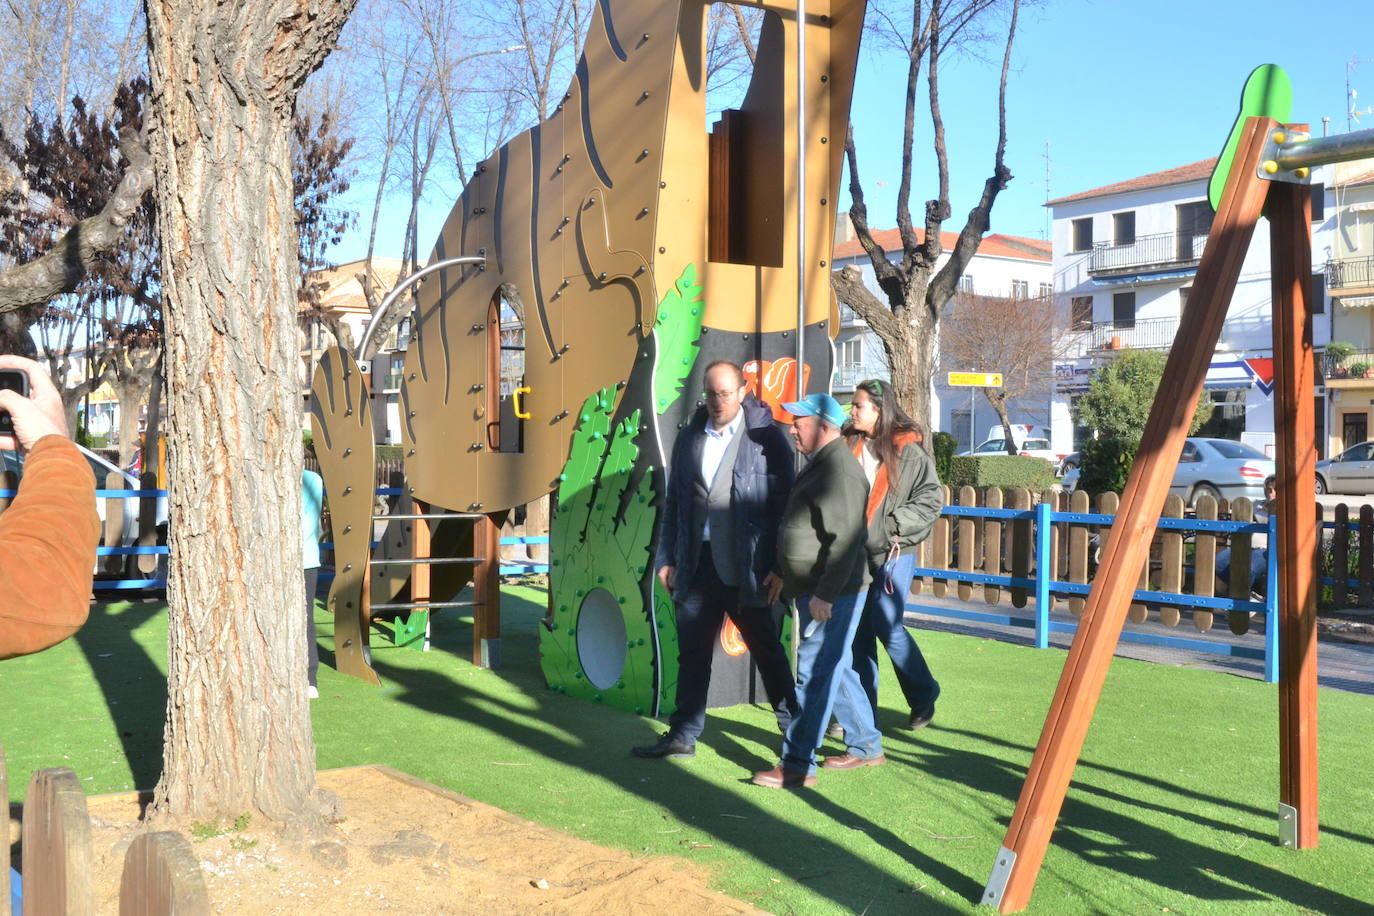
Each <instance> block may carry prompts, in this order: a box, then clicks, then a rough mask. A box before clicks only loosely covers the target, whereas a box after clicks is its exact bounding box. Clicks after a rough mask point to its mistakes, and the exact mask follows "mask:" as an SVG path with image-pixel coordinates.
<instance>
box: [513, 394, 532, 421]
mask: <svg viewBox="0 0 1374 916" xmlns="http://www.w3.org/2000/svg"><path fill="white" fill-rule="evenodd" d="M529 393H530V389H529V387H528V386H526V387H524V388H517V389H515V391H514V392H513V393H512V394H511V397H512V398H514V399H515V417H516V419H518V420H528V419H529V418H530V413H529V411H527V410H524V411H522V410H521V409H520V395H522V394H529Z"/></svg>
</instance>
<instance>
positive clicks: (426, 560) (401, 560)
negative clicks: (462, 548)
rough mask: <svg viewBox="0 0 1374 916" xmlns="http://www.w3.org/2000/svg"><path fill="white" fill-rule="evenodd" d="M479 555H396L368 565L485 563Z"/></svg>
mask: <svg viewBox="0 0 1374 916" xmlns="http://www.w3.org/2000/svg"><path fill="white" fill-rule="evenodd" d="M485 562H486V560H484V559H483V558H481V557H396V558H394V559H386V558H385V557H382V558H380V559H372V560H368V561H367V565H369V566H420V565H424V566H431V565H436V564H440V563H485Z"/></svg>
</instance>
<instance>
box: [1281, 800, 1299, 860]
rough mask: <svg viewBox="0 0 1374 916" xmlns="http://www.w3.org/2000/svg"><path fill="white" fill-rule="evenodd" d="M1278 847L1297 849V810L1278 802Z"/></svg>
mask: <svg viewBox="0 0 1374 916" xmlns="http://www.w3.org/2000/svg"><path fill="white" fill-rule="evenodd" d="M1279 845H1280V846H1286V847H1288V848H1289V849H1297V848H1298V809H1297V808H1294V807H1293V806H1292V805H1285V804H1284V803H1283V802H1279Z"/></svg>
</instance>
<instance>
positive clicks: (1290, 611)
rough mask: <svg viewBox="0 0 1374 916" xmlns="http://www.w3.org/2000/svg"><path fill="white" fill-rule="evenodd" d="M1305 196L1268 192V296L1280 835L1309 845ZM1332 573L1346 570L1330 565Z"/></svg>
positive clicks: (1308, 245) (1311, 582) (1312, 825)
mask: <svg viewBox="0 0 1374 916" xmlns="http://www.w3.org/2000/svg"><path fill="white" fill-rule="evenodd" d="M1311 207H1312V197H1311V193H1310V191H1309V189H1308V188H1307V186H1306V185H1296V184H1284V183H1278V182H1276V183H1275V184H1274V185H1273V187H1272V188H1270V191H1269V225H1270V251H1271V276H1272V283H1273V302H1274V370H1275V371H1274V378H1275V390H1274V441H1275V444H1276V446H1277V464H1278V491H1279V506H1278V544H1276V545H1274V546H1273V547H1271V548H1270V549H1272V550H1276V551H1277V557H1278V561H1279V645H1280V652H1279V664H1280V668H1279V801H1280V804H1279V837H1280V841H1281V842H1282V843H1283V844H1284V845H1286V846H1293V847H1297V848H1299V849H1307V848H1310V847H1313V846H1316V845H1317V583H1316V577H1315V570H1316V550H1317V537H1318V528H1317V519H1316V506H1315V502H1314V500H1313V499H1312V493H1313V487H1314V485H1315V475H1316V464H1317V453H1316V444H1315V442H1314V441H1313V440H1314V438H1315V435H1316V433H1315V427H1314V417H1313V404H1312V390H1313V386H1314V383H1315V366H1314V364H1313V355H1312V317H1311V313H1310V312H1309V309H1308V303H1307V284H1308V280H1309V276H1310V274H1311V272H1312V238H1311V234H1310V232H1311V229H1310V227H1311ZM1336 574H1337V575H1338V576H1340V575H1344V570H1338V571H1337V573H1336Z"/></svg>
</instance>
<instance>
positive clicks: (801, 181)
mask: <svg viewBox="0 0 1374 916" xmlns="http://www.w3.org/2000/svg"><path fill="white" fill-rule="evenodd" d="M805 342H806V0H797V400H798V401H800V400H801V399H802V398H804V397H805V396H806V372H805V368H806V362H805V360H806V348H805ZM825 389H826V391H829V390H830V383H829V381H828V380H827V382H826V386H825Z"/></svg>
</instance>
